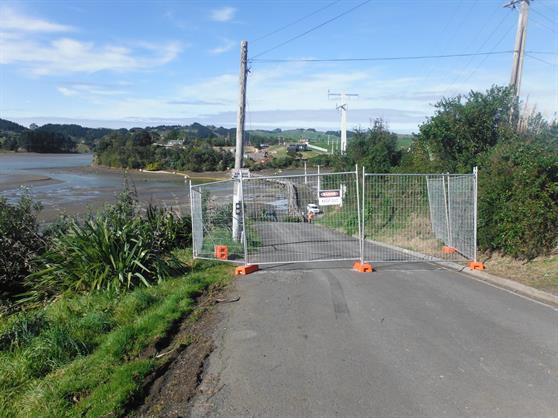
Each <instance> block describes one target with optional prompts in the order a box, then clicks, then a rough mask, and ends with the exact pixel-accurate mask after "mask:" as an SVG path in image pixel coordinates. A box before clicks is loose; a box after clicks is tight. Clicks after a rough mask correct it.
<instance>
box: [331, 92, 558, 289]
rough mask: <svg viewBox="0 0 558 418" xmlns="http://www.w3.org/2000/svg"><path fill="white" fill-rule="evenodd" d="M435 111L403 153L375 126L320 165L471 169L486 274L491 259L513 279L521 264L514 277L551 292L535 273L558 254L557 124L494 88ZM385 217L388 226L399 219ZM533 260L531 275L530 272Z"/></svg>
mask: <svg viewBox="0 0 558 418" xmlns="http://www.w3.org/2000/svg"><path fill="white" fill-rule="evenodd" d="M435 107H436V111H435V114H434V115H433V116H432V117H431V118H429V119H428V120H426V121H425V122H424V123H423V124H422V125H421V126H420V129H419V132H418V134H416V135H415V136H414V138H413V140H412V143H411V145H410V147H409V148H408V149H407V150H405V149H401V147H398V146H397V138H396V136H395V135H394V134H393V133H391V132H389V130H387V128H386V127H385V124H384V123H383V121H381V120H378V121H376V122H375V124H374V126H373V128H372V129H369V130H368V131H366V132H360V133H357V134H356V135H355V137H354V138H353V140H351V141H349V143H348V149H347V153H346V155H345V156H326V157H325V158H324V160H325V159H326V158H327V159H329V160H328V161H324V163H326V164H327V165H329V166H331V167H334V168H335V169H336V170H352V169H353V167H354V164H355V163H358V164H359V165H360V166H364V167H365V168H366V171H368V172H376V173H447V172H450V173H470V172H471V171H472V169H473V167H474V166H478V167H479V201H478V204H479V208H478V210H479V228H478V242H479V247H480V250H481V251H483V252H484V253H483V255H482V259H483V261H486V262H487V265H488V267H489V269H490V263H491V259H492V258H493V259H494V264H495V265H498V271H499V272H501V273H502V268H503V267H502V266H503V265H505V263H503V262H502V260H503V259H507V260H508V261H509V263H508V265H509V266H510V267H509V270H510V273H509V274H507V273H504V274H505V275H507V276H509V277H515V276H516V275H514V274H513V273H512V272H511V270H513V269H514V267H512V266H514V265H516V264H517V263H521V264H522V266H523V267H522V269H521V271H531V273H532V274H531V273H529V277H530V279H529V283H530V284H532V285H535V286H537V287H544V288H554V289H558V278H556V274H554V273H553V272H552V271H549V272H548V274H547V273H540V270H541V268H542V266H554V264H553V263H552V262H551V261H550V262H548V263H546V262H544V261H545V260H552V259H554V258H555V257H556V256H557V252H558V123H557V121H547V120H545V119H544V118H543V117H542V115H540V114H538V113H536V112H531V113H529V112H526V111H525V110H523V111H520V104H519V103H517V102H516V101H515V98H514V95H513V94H512V92H511V90H510V89H509V88H504V87H496V86H495V87H492V88H491V89H489V90H488V91H486V92H475V91H472V92H470V93H469V94H467V95H464V96H457V97H453V98H445V99H443V100H441V101H440V102H439V103H437V104H436V106H435ZM410 192H411V190H409V193H410ZM388 206H389V205H388ZM377 214H378V211H377V210H376V211H371V212H370V211H369V212H368V213H364V214H363V216H364V217H367V219H368V218H370V217H372V218H371V219H369V222H367V224H368V225H372V222H371V221H373V220H374V219H378V217H377ZM384 215H385V216H386V219H387V217H388V216H389V217H391V218H393V220H394V222H395V220H396V219H397V215H398V214H397V213H392V214H384ZM399 215H401V214H399ZM424 216H427V213H426V212H425V215H424ZM417 222H420V219H417ZM390 233H392V234H393V231H391V232H390ZM407 238H409V237H407ZM409 239H410V238H409ZM535 260H537V261H536V263H537V266H538V267H537V268H534V267H533V268H532V269H531V270H529V268H530V267H529V266H530V265H534V264H535ZM537 272H539V273H540V274H539V273H537ZM536 277H539V279H536Z"/></svg>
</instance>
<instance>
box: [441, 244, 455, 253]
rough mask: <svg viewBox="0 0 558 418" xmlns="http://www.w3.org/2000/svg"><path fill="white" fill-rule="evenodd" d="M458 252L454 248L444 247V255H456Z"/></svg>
mask: <svg viewBox="0 0 558 418" xmlns="http://www.w3.org/2000/svg"><path fill="white" fill-rule="evenodd" d="M456 252H457V249H455V248H453V247H448V246H447V245H444V246H443V247H442V253H444V254H454V253H456Z"/></svg>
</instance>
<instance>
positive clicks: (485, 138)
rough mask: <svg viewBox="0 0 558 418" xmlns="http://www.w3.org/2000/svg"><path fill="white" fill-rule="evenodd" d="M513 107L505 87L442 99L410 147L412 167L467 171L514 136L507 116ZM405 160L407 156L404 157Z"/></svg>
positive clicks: (420, 169)
mask: <svg viewBox="0 0 558 418" xmlns="http://www.w3.org/2000/svg"><path fill="white" fill-rule="evenodd" d="M514 106H516V102H515V98H514V95H513V92H512V90H511V89H510V88H509V87H497V86H493V87H492V88H490V89H489V90H488V91H486V92H485V93H481V92H475V91H471V92H470V93H469V94H468V95H465V96H457V97H453V98H443V99H442V100H440V101H439V102H438V103H437V104H436V105H435V108H436V112H435V114H434V116H432V117H431V118H429V119H428V120H427V121H426V122H425V123H424V124H422V125H421V126H420V128H419V134H418V136H417V138H416V141H415V143H414V144H413V146H412V154H413V156H412V158H410V159H411V160H412V163H413V165H414V166H415V168H417V166H418V168H419V171H424V168H426V167H428V170H429V171H434V172H436V171H450V172H457V171H470V170H471V168H472V167H473V166H474V165H476V164H477V161H478V157H479V156H480V155H481V154H482V153H484V152H486V151H488V150H489V149H490V148H491V147H493V146H494V145H496V144H497V143H498V142H499V141H502V140H505V139H506V138H511V137H513V136H514V135H515V132H514V129H513V128H512V124H510V123H509V115H510V112H511V110H512V109H514ZM406 160H407V162H409V159H406Z"/></svg>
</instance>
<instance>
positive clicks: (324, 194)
mask: <svg viewBox="0 0 558 418" xmlns="http://www.w3.org/2000/svg"><path fill="white" fill-rule="evenodd" d="M318 204H319V205H320V206H333V205H342V204H343V198H342V197H341V190H320V191H319V194H318Z"/></svg>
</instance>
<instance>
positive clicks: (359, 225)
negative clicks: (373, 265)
mask: <svg viewBox="0 0 558 418" xmlns="http://www.w3.org/2000/svg"><path fill="white" fill-rule="evenodd" d="M355 185H356V199H357V201H356V207H357V221H358V240H359V242H358V244H359V245H358V247H359V253H360V254H359V258H360V262H361V263H364V259H363V254H362V222H361V219H362V218H361V214H360V193H359V190H358V189H359V184H358V164H355Z"/></svg>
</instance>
